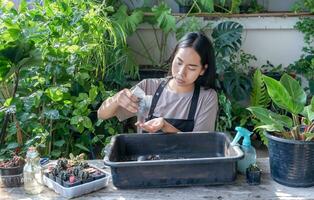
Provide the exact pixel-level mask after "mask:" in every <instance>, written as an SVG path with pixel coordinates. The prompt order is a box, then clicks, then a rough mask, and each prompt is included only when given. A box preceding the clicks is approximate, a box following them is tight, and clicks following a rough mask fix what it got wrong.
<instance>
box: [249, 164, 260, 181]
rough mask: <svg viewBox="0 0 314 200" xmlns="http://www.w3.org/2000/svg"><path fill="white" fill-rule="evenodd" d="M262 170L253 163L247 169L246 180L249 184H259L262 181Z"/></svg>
mask: <svg viewBox="0 0 314 200" xmlns="http://www.w3.org/2000/svg"><path fill="white" fill-rule="evenodd" d="M261 175H262V170H261V169H260V168H259V167H258V166H257V165H256V164H251V165H250V166H249V167H248V168H247V169H246V182H247V183H248V184H249V185H259V184H260V183H261Z"/></svg>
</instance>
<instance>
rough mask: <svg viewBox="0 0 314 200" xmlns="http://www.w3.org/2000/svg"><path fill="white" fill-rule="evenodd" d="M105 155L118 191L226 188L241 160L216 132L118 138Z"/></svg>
mask: <svg viewBox="0 0 314 200" xmlns="http://www.w3.org/2000/svg"><path fill="white" fill-rule="evenodd" d="M105 153H106V156H105V158H104V162H105V165H108V166H110V167H111V174H112V181H113V184H114V185H115V186H116V187H118V188H147V187H169V186H190V185H219V184H228V183H232V182H233V181H234V180H235V178H236V161H237V160H239V159H241V158H242V157H243V152H242V151H241V150H240V148H239V147H237V146H231V145H230V139H229V137H228V136H227V135H226V134H224V133H219V132H200V133H195V132H194V133H178V134H161V133H160V134H121V135H116V136H114V137H113V138H112V139H111V143H110V144H109V145H108V146H107V147H106V152H105Z"/></svg>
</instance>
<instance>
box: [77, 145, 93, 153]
mask: <svg viewBox="0 0 314 200" xmlns="http://www.w3.org/2000/svg"><path fill="white" fill-rule="evenodd" d="M75 146H76V147H78V148H80V149H82V150H84V151H87V152H90V151H89V149H88V148H86V147H85V146H84V145H82V144H75Z"/></svg>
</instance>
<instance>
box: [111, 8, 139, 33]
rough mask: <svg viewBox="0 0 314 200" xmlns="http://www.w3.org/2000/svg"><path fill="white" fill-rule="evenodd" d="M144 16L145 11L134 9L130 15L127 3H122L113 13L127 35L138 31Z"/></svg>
mask: <svg viewBox="0 0 314 200" xmlns="http://www.w3.org/2000/svg"><path fill="white" fill-rule="evenodd" d="M143 16H144V13H143V12H142V11H133V12H132V14H131V15H130V16H129V15H128V13H127V7H126V5H122V6H120V8H119V9H118V11H117V12H116V13H115V14H114V15H113V18H114V19H115V20H116V21H117V24H119V25H120V26H121V27H122V28H123V30H125V32H126V33H127V35H131V34H132V33H134V32H135V31H136V28H137V26H138V25H139V24H140V23H141V22H142V20H143Z"/></svg>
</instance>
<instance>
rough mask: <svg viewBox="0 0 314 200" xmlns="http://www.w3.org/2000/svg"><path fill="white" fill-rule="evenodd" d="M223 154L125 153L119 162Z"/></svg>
mask: <svg viewBox="0 0 314 200" xmlns="http://www.w3.org/2000/svg"><path fill="white" fill-rule="evenodd" d="M223 156H224V155H223V154H218V153H215V154H213V153H201V154H200V153H197V154H191V153H189V154H186V153H182V154H181V155H179V153H176V154H149V155H124V156H119V158H118V160H117V162H130V161H151V160H175V159H191V158H211V157H223Z"/></svg>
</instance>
